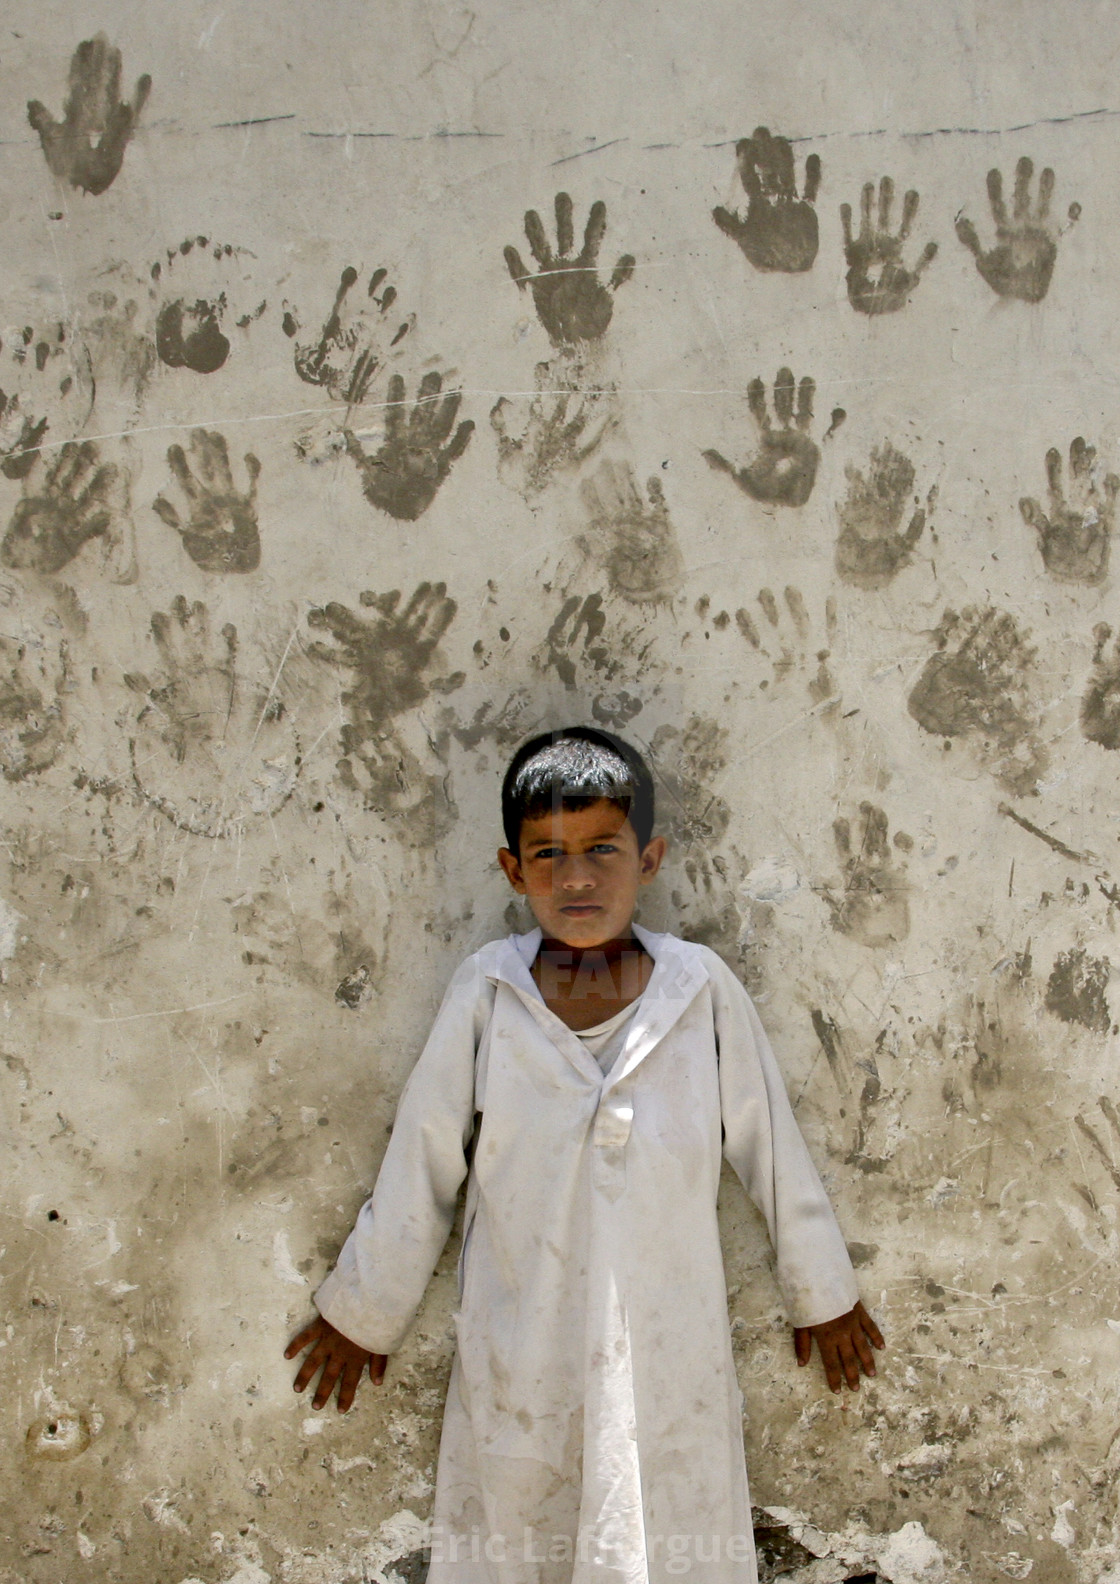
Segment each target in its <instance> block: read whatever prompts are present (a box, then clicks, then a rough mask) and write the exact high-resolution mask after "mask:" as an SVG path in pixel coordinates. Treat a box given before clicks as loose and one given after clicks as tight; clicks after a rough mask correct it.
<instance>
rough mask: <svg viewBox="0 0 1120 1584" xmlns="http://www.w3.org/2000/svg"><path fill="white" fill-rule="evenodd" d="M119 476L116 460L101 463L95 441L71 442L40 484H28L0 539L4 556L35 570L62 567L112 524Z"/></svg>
mask: <svg viewBox="0 0 1120 1584" xmlns="http://www.w3.org/2000/svg"><path fill="white" fill-rule="evenodd" d="M117 476H118V474H117V469H116V468H115V467H114V466H113V464H112V463H108V462H107V463H104V464H102V463H101V458H100V453H99V452H98V449H97V447H96V446H95V445H94V443H93V441H92V440H83V441H82V442H81V444H78V443H77V442H76V441H73V440H70V441H67V443H66V444H65V445H64V446H63V447H62V449H61V451H60V452H59V454H58V459H57V461H56V462H55V463H54V465H53V467H51V468H50V469H49V470H48V472H47V476H46V478H45V479H44V480H43V483H42V484H41V485H40V486H39V488H38V489H37V490H34V491H33V490H31V489H30V488H29V487H28V485H27V484H26V483H25V484H24V494H23V498H22V500H20V502H19V503H18V505H17V506H16V509H15V511H14V512H13V513H12V520H11V522H10V523H9V524H8V531H7V533H6V534H5V535H4V539H3V543H2V544H0V561H3V563H4V565H5V566H10V567H19V568H24V569H27V570H29V571H32V572H43V573H50V572H58V571H60V570H61V569H62V568H63V567H64V566H65V565H66V564H67V562H68V561H72V560H73V559H74V557H75V556H76V555H77V554H78V551H79V550H80V549H81V548H82V546H83V545H84V544H85V543H86V542H87V540H89V539H96V538H98V537H99V536H100V535H101V534H104V533H105V532H106V531H107V529H108V528H109V525H110V523H111V522H112V515H113V514H112V506H111V502H110V498H109V497H110V491H111V489H112V487H113V485H114V484H115V483H116V480H117Z"/></svg>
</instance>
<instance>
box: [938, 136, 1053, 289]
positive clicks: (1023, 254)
mask: <svg viewBox="0 0 1120 1584" xmlns="http://www.w3.org/2000/svg"><path fill="white" fill-rule="evenodd" d="M1033 176H1034V163H1033V161H1031V160H1030V159H1028V158H1027V156H1026V155H1024V156H1023V158H1022V159H1021V160H1020V161H1019V163H1018V164H1017V165H1016V167H1015V190H1014V196H1013V198H1012V209H1011V214H1010V215H1009V214H1008V212H1007V205H1006V204H1005V203H1004V201H1003V176H1002V175H1001V173H1000V172H999V171H998V170H990V171H989V172H988V202H989V203H990V205H991V209H992V219H993V220H994V221H995V226H996V242H995V246H994V247H993V248H990V249H989V250H988V251H987V252H986V253H985V252H984V250H983V248H982V247H981V246H980V238H979V237H978V236H977V234H976V227H975V226H974V225H973V223H972V221H971V220H966V219H965V218H964V217H963V216H960V217H958V219H957V236H958V237H959V238H960V240H961V241H962V242H963V243H964V245H965V247H966V248H967V249H968V251H969V252H970V253H971V254H972V256H973V258H974V259H975V260H976V268H977V269H978V270H979V271H980V274H981V275H982V276H983V277H984V279H985V280H986V281H987V283H988V285H989V286H990V287H991V288H992V290H993V291H994V292H996V293H998V295H999V296H1000V297H1017V298H1019V300H1020V301H1021V302H1029V303H1037V302H1041V301H1042V299H1043V298H1044V297H1045V296H1046V293H1047V291H1048V290H1049V287H1050V277H1051V276H1052V275H1053V273H1054V262H1055V260H1056V259H1057V257H1058V237H1059V235H1060V232H1059V231H1058V229H1057V227H1056V226H1055V225H1054V223H1053V222H1052V220H1051V219H1050V200H1051V198H1052V197H1053V193H1054V172H1053V171H1052V170H1051V169H1050V167H1049V166H1047V167H1046V169H1045V170H1044V171H1043V172H1042V174H1041V176H1040V177H1039V178H1038V202H1037V204H1036V205H1035V207H1034V209H1033V211H1032V208H1031V178H1032V177H1033ZM1080 213H1081V205H1080V204H1079V203H1071V204H1070V206H1069V221H1070V224H1071V225H1072V224H1073V222H1074V221H1075V220H1076V219H1077V218H1078V216H1079V215H1080Z"/></svg>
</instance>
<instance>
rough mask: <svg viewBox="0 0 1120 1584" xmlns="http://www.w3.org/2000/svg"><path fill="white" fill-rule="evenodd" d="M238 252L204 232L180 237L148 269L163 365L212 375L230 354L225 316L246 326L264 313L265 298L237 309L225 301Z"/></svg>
mask: <svg viewBox="0 0 1120 1584" xmlns="http://www.w3.org/2000/svg"><path fill="white" fill-rule="evenodd" d="M241 252H242V250H241V249H240V248H235V247H234V246H233V245H232V244H231V243H229V242H215V241H213V240H212V238H210V237H208V236H190V237H185V238H184V239H183V241H182V242H180V243H179V244H178V246H176V247H169V248H167V249H165V256H164V257H163V258H162V259H157V260H156V262H155V263H154V264H153V265H152V266H151V269H150V270H149V272H148V273H149V276H150V278H151V281H152V286H153V289H154V291H155V293H157V294H158V296H159V298H160V299H162V300H161V301H160V306H159V309H158V311H157V313H156V324H155V342H156V352H157V353H158V355H159V359H160V362H161V363H165V364H166V365H167V367H168V368H186V369H191V370H193V372H194V373H196V374H214V373H216V372H217V370H218V369H220V368H221V367H222V366H223V364H224V363H225V361H226V359H227V358H228V357H229V353H230V343H229V337H228V336H227V335H226V333H225V326H226V323H227V321H228V320H230V319H232V320H233V322H234V323H235V324H236V325H237V327H238V329H240V330H244V329H247V328H248V326H249V325H251V324H253V323H254V322H255V321H256V320H257V319H259V318H260V316H261V315H262V314H263V313H264V311H265V309H266V308H267V306H268V304H267V302H266V301H263V300H262V301H260V302H255V303H254V304H253V305H252V306H249V305H246V306H245V308H244V311H239V310H238V308H237V307H234V306H232V305H231V303H230V299H229V286H230V283H231V280H233V281H235V280H236V274H237V265H238V261H239V256H240V254H241Z"/></svg>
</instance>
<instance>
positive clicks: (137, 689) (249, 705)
mask: <svg viewBox="0 0 1120 1584" xmlns="http://www.w3.org/2000/svg"><path fill="white" fill-rule="evenodd" d="M151 635H152V640H153V642H154V644H155V650H156V663H155V666H154V667H153V668H152V671H151V673H150V674H147V673H145V672H140V671H135V672H129V673H126V675H125V678H124V680H125V683H126V685H127V686H128V688H129V689H130V691H131V692H132V693H134V694H136V695H137V696H138V697H139V699H140V700H141V703H140V707H139V709H138V711H137V713H136V717H135V725H134V728H133V730H132V732H131V733H130V741H129V750H130V756H131V760H132V774H133V779H134V782H135V785H136V788H137V790H138V791H139V792H140V794H141V796H142V797H143V798H144V799H145V801H146V802H148V803H150V804H151V806H152V807H153V808H156V809H158V810H159V811H160V813H161V814H163V815H164V816H165V817H166V818H167V819H169V820H170V821H171V822H172V823H173V824H174V825H176V826H177V827H178V828H179V829H180V830H184V831H187V832H189V833H190V834H191V835H193V836H206V837H209V838H210V839H212V840H220V839H224V838H228V837H230V836H234V835H237V834H238V833H239V832H240V831H241V829H242V828H243V826H244V824H245V822H246V821H247V820H248V819H251V818H254V817H259V816H268V815H272V814H275V813H276V812H277V811H278V810H279V809H280V808H282V807H283V805H284V804H285V803H286V802H287V801H288V799H289V798H290V797H291V795H292V793H293V791H294V790H295V785H296V781H297V779H298V777H299V773H300V768H301V764H302V760H301V755H300V744H299V737H298V734H297V731H296V728H295V725H294V724H293V720H292V717H291V716H290V715H289V712H288V711H287V709H286V708H285V706H284V702H283V696H282V688H281V686H280V677H279V674H278V673H277V672H276V671H274V670H272V671H269V672H268V674H267V675H266V676H262V677H261V679H260V680H259V682H256V683H255V684H253V683H249V682H247V680H246V678H245V676H244V674H243V671H242V666H241V662H240V654H239V647H240V646H239V642H238V636H237V628H236V627H235V626H234V625H233V623H232V622H226V623H224V624H223V626H222V628H221V630H220V631H218V632H215V631H214V629H213V626H212V624H211V621H210V613H209V611H208V610H207V608H206V606H205V605H204V604H203V603H202V602H201V601H200V600H195V601H194V602H193V603H192V602H188V601H187V600H186V599H185V598H184V596H183V595H182V594H178V595H176V596H175V598H174V599H173V600H172V601H171V606H170V609H169V610H166V611H155V612H154V613H153V615H152V619H151Z"/></svg>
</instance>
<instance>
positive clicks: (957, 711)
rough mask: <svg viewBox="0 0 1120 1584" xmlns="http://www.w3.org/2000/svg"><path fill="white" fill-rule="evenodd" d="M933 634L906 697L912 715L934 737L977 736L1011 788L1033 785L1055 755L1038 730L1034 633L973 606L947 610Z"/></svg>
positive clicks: (984, 757) (983, 756) (985, 759)
mask: <svg viewBox="0 0 1120 1584" xmlns="http://www.w3.org/2000/svg"><path fill="white" fill-rule="evenodd" d="M934 636H935V639H936V642H937V650H936V652H935V653H934V654H932V655H931V656H930V657H929V659H928V660H927V661H926V663H925V666H924V667H923V668H922V673H921V675H920V676H919V678H918V680H917V682H916V683H915V684H914V686H913V688H912V689H911V690H910V696H909V698H908V699H907V701H906V704H907V709H908V710H909V712H910V714H911V716H912V717H913V719H914V720H916V721H917V723H918V725H919V726H920V727H921V728H922V729H923V731H927V732H930V733H931V734H932V735H933V736H935V737H940V738H942V739H948V740H949V741H950V742H951V740H952V739H953V738H956V737H963V738H966V739H968V740H969V741H971V742H972V743H974V744H975V745H976V748H977V750H978V754H979V757H980V760H981V762H982V763H984V764H986V765H987V766H988V767H989V768H990V769H991V770H992V771H993V773H994V774H995V775H996V777H997V779H998V780H999V781H1000V782H1001V783H1002V785H1003V786H1005V787H1006V788H1007V789H1008V791H1010V792H1015V793H1018V794H1020V795H1024V794H1027V793H1030V792H1033V791H1035V789H1036V788H1037V786H1038V782H1039V779H1040V777H1041V776H1042V774H1043V772H1044V770H1045V769H1046V765H1047V762H1048V759H1049V755H1048V752H1047V749H1046V745H1045V744H1044V743H1043V742H1041V741H1040V740H1039V736H1038V728H1039V725H1040V721H1041V715H1040V711H1039V708H1038V705H1037V703H1036V702H1035V699H1034V696H1033V683H1034V672H1035V660H1036V658H1037V650H1035V649H1034V648H1032V647H1031V646H1030V645H1029V644H1028V642H1027V639H1028V637H1029V634H1027V633H1023V632H1021V631H1020V629H1019V624H1018V622H1017V621H1016V620H1015V618H1014V616H1012V615H1010V614H1009V613H1008V612H1006V611H999V610H995V609H993V608H992V607H990V606H989V607H987V608H985V609H983V610H977V609H976V608H975V607H974V606H968V607H966V609H964V610H963V611H961V612H960V614H959V615H958V613H957V612H956V611H953V610H947V611H946V612H945V613H944V615H943V616H942V618H941V621H940V622H939V623H938V626H937V630H936V632H935V634H934ZM950 645H952V647H950Z"/></svg>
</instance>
